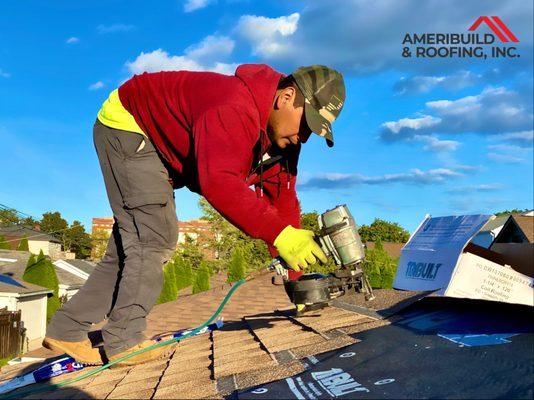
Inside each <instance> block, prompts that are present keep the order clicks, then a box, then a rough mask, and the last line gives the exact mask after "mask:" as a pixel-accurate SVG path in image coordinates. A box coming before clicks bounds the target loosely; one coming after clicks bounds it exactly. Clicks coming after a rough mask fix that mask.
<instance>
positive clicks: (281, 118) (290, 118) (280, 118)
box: [267, 87, 311, 149]
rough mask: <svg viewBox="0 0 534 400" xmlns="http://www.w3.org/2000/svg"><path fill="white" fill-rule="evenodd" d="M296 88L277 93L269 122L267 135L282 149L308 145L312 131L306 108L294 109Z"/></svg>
mask: <svg viewBox="0 0 534 400" xmlns="http://www.w3.org/2000/svg"><path fill="white" fill-rule="evenodd" d="M295 95H296V90H295V88H292V87H288V88H286V89H282V90H280V91H279V92H277V97H276V99H275V101H274V104H273V109H272V110H271V113H270V114H269V120H268V122H267V134H268V135H269V138H270V139H271V142H272V143H273V144H275V145H277V146H278V147H279V148H281V149H285V148H286V147H288V146H295V145H297V144H298V143H299V142H301V143H306V141H307V140H308V138H309V137H310V134H311V130H310V128H308V125H307V124H306V118H305V116H304V107H294V106H293V101H294V99H295Z"/></svg>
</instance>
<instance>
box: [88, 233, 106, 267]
mask: <svg viewBox="0 0 534 400" xmlns="http://www.w3.org/2000/svg"><path fill="white" fill-rule="evenodd" d="M109 237H110V233H109V232H108V231H107V230H105V229H97V230H96V231H95V232H94V233H93V234H92V235H90V239H91V258H92V259H93V260H95V261H99V260H101V259H102V257H104V254H106V250H107V248H108V242H109Z"/></svg>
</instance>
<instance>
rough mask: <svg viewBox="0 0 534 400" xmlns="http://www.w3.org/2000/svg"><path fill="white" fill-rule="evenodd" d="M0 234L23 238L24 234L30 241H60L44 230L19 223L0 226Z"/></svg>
mask: <svg viewBox="0 0 534 400" xmlns="http://www.w3.org/2000/svg"><path fill="white" fill-rule="evenodd" d="M0 235H3V236H11V237H16V238H23V237H24V236H26V237H27V238H28V240H32V241H38V242H53V243H61V242H60V241H59V240H58V239H56V238H55V237H53V236H52V235H49V234H48V233H46V232H42V231H38V230H35V229H33V228H29V227H27V226H21V225H15V226H7V227H2V228H0Z"/></svg>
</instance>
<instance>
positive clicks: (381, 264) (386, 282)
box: [363, 239, 399, 289]
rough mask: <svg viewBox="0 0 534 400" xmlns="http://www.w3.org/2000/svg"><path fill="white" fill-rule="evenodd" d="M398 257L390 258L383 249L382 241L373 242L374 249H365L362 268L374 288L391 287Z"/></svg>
mask: <svg viewBox="0 0 534 400" xmlns="http://www.w3.org/2000/svg"><path fill="white" fill-rule="evenodd" d="M398 263H399V259H398V258H392V257H390V256H389V255H388V253H387V252H386V251H385V250H384V246H383V245H382V241H381V240H380V239H378V240H377V241H376V242H375V247H374V249H366V250H365V261H364V263H363V270H364V272H365V274H366V275H367V278H368V279H369V283H370V284H371V286H372V287H373V288H375V289H385V288H391V287H392V286H393V280H394V278H395V273H396V272H397V265H398Z"/></svg>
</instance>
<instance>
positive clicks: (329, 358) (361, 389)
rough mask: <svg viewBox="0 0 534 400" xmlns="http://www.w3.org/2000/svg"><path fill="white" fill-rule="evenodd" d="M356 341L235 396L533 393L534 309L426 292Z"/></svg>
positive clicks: (527, 395)
mask: <svg viewBox="0 0 534 400" xmlns="http://www.w3.org/2000/svg"><path fill="white" fill-rule="evenodd" d="M398 315H400V316H402V319H401V320H400V321H398V322H396V323H394V324H392V325H388V326H384V327H380V328H376V329H373V330H370V331H366V332H362V333H359V334H355V335H353V337H354V338H357V339H360V340H361V342H359V343H357V344H354V345H351V346H348V347H345V348H343V349H340V350H337V351H332V352H329V353H324V354H321V355H317V356H314V357H309V358H308V359H307V360H306V361H307V364H308V365H309V368H308V369H307V371H305V372H303V373H300V374H298V375H295V376H293V377H291V378H288V379H284V380H280V381H276V382H272V383H268V384H264V385H261V386H258V387H255V388H252V389H247V390H245V391H241V392H238V393H237V397H238V398H239V399H254V400H263V399H273V398H280V399H311V400H314V399H327V398H342V399H400V398H408V399H419V398H440V399H441V398H466V399H472V398H479V399H480V398H483V399H493V398H501V399H516V398H524V399H532V398H534V335H533V333H534V329H533V321H534V318H533V317H534V312H533V310H532V308H530V307H526V306H517V305H509V304H500V303H495V302H487V301H474V300H463V299H445V298H426V299H424V300H421V301H419V302H417V303H416V304H413V305H412V306H410V307H408V308H407V309H405V310H403V311H401V312H400V313H399V314H398Z"/></svg>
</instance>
